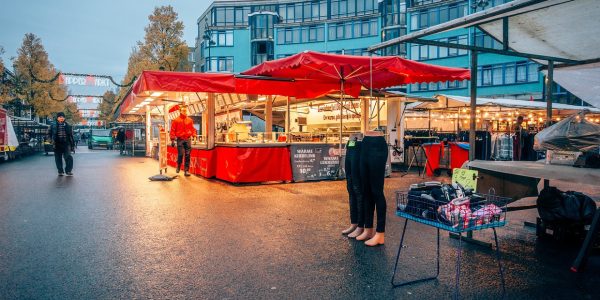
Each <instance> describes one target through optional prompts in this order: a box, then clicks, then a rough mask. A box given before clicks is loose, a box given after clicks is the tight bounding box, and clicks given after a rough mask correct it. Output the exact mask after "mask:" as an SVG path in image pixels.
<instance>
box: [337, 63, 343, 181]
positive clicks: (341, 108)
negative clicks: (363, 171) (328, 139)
mask: <svg viewBox="0 0 600 300" xmlns="http://www.w3.org/2000/svg"><path fill="white" fill-rule="evenodd" d="M343 72H344V69H342V76H343V75H344V73H343ZM343 126H344V79H342V86H341V101H340V134H339V141H338V142H339V145H338V151H339V153H338V174H337V175H338V177H340V176H341V173H342V129H343V128H344V127H343Z"/></svg>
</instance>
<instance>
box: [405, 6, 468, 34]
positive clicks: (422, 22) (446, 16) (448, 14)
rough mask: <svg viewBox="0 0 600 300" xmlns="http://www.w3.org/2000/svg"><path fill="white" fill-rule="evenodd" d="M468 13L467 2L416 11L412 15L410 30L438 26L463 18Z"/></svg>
mask: <svg viewBox="0 0 600 300" xmlns="http://www.w3.org/2000/svg"><path fill="white" fill-rule="evenodd" d="M467 12H468V3H467V1H461V2H458V3H452V4H449V5H442V6H436V7H431V8H428V9H422V10H418V11H414V12H412V13H411V18H410V23H411V24H410V29H411V30H419V29H422V28H427V27H431V26H434V25H438V24H441V23H444V22H448V21H450V20H454V19H456V18H460V17H463V16H465V15H466V14H467Z"/></svg>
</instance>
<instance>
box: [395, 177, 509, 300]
mask: <svg viewBox="0 0 600 300" xmlns="http://www.w3.org/2000/svg"><path fill="white" fill-rule="evenodd" d="M420 193H421V191H420V190H419V189H416V190H412V189H411V190H410V191H396V192H395V196H396V215H397V216H399V217H402V218H404V219H405V221H404V228H403V230H402V235H401V237H400V245H399V247H398V253H397V255H396V262H395V264H394V273H393V275H392V280H391V283H392V286H393V287H394V288H395V287H400V286H406V285H411V284H415V283H420V282H425V281H429V280H434V279H437V278H438V276H439V274H440V230H445V231H448V232H450V233H454V234H456V235H457V236H458V248H457V250H456V273H455V278H456V279H455V287H454V299H458V298H459V297H460V289H459V286H460V272H461V265H460V263H461V254H462V236H463V233H465V232H472V231H475V230H482V229H489V228H491V229H492V230H493V232H494V241H495V247H496V251H495V254H496V260H497V263H498V272H499V275H500V284H501V288H502V297H503V298H504V295H505V293H506V288H505V280H504V270H503V267H502V262H501V258H500V248H499V246H498V235H497V233H496V228H497V227H501V226H504V225H506V205H507V204H508V203H509V201H510V198H506V197H501V196H497V195H496V194H495V191H494V190H493V189H490V191H489V192H488V194H480V193H473V194H471V195H468V196H467V195H464V194H462V193H460V194H459V195H458V196H457V197H456V198H454V199H452V200H451V201H447V200H436V199H440V197H433V196H431V195H429V194H427V191H423V192H422V194H420ZM446 199H447V194H446ZM409 220H411V221H413V222H417V223H421V224H425V225H428V226H432V227H435V228H436V229H437V248H436V255H437V257H436V272H435V275H433V276H428V277H424V278H419V279H414V280H410V281H404V282H396V271H397V268H398V261H399V259H400V253H401V251H402V248H403V246H404V236H405V233H406V228H407V225H408V221H409Z"/></svg>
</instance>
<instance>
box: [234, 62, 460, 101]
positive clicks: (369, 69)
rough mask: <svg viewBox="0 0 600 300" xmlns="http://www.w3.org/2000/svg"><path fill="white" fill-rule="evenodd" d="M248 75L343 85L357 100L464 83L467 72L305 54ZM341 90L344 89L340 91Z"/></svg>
mask: <svg viewBox="0 0 600 300" xmlns="http://www.w3.org/2000/svg"><path fill="white" fill-rule="evenodd" d="M242 74H246V75H260V76H269V77H273V78H294V79H302V80H309V79H312V80H317V81H319V82H335V83H337V84H338V85H340V84H341V83H343V84H344V92H345V93H346V94H349V95H352V96H354V97H358V95H359V93H360V90H361V88H362V87H364V88H367V89H381V88H386V87H391V86H398V85H401V84H408V83H417V82H437V81H448V80H464V79H469V78H470V72H469V70H468V69H462V68H449V67H441V66H435V65H429V64H425V63H420V62H415V61H411V60H408V59H403V58H400V57H398V56H368V57H367V56H354V55H338V54H329V53H320V52H313V51H304V52H301V53H298V54H295V55H292V56H289V57H285V58H280V59H277V60H272V61H266V62H263V63H262V64H260V65H257V66H254V67H252V68H250V69H249V70H247V71H244V72H242ZM340 90H341V88H340Z"/></svg>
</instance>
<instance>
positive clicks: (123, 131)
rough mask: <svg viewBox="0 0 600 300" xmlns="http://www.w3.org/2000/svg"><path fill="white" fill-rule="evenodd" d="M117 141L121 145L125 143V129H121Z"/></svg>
mask: <svg viewBox="0 0 600 300" xmlns="http://www.w3.org/2000/svg"><path fill="white" fill-rule="evenodd" d="M117 141H119V143H124V142H125V130H124V129H119V131H118V132H117Z"/></svg>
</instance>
